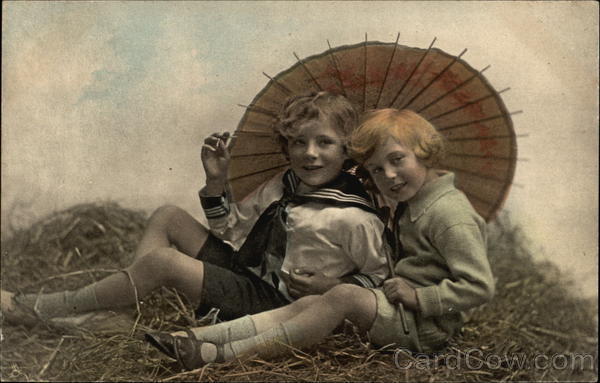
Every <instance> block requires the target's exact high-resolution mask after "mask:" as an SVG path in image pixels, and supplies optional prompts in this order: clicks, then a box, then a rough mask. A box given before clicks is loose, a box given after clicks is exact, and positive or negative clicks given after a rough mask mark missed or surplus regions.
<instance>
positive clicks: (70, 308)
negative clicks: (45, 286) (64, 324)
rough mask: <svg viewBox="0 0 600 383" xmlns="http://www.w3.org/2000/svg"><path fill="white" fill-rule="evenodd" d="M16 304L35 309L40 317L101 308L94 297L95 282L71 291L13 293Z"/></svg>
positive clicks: (71, 313)
mask: <svg viewBox="0 0 600 383" xmlns="http://www.w3.org/2000/svg"><path fill="white" fill-rule="evenodd" d="M14 300H15V302H16V304H22V305H24V306H26V307H28V308H30V309H32V310H35V312H37V313H38V314H39V315H40V316H41V317H42V318H45V319H49V318H54V317H65V316H71V315H75V314H80V313H84V312H87V311H93V310H99V309H101V307H100V305H99V304H98V300H97V299H96V291H95V284H91V285H88V286H85V287H82V288H80V289H77V290H73V291H60V292H56V293H48V294H35V293H32V294H22V295H15V298H14Z"/></svg>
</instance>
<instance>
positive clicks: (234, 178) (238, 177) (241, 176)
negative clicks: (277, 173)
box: [229, 162, 290, 181]
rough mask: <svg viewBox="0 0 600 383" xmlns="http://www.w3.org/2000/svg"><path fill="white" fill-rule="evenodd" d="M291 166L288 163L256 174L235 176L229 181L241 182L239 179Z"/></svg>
mask: <svg viewBox="0 0 600 383" xmlns="http://www.w3.org/2000/svg"><path fill="white" fill-rule="evenodd" d="M289 164H290V163H289V162H286V163H285V164H283V165H277V166H273V167H271V168H267V169H262V170H258V171H256V172H252V173H247V174H242V175H239V176H235V177H232V178H230V179H229V181H236V180H239V179H242V178H246V177H250V176H253V175H255V174H260V173H264V172H268V171H269V170H275V169H279V168H283V167H285V166H288V165H289Z"/></svg>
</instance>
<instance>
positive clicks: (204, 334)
mask: <svg viewBox="0 0 600 383" xmlns="http://www.w3.org/2000/svg"><path fill="white" fill-rule="evenodd" d="M319 299H320V296H318V295H311V296H307V297H303V298H300V299H298V300H297V301H294V302H292V303H290V304H289V305H286V306H283V307H280V308H277V309H273V310H269V311H265V312H262V313H259V314H254V315H246V316H243V317H241V318H238V319H234V320H232V321H228V322H223V323H219V324H216V325H212V326H203V327H196V328H193V329H191V331H192V332H193V333H194V335H195V336H196V338H197V339H199V340H201V341H205V342H211V343H216V344H221V343H228V342H233V341H236V340H240V339H246V338H250V337H253V336H255V335H256V334H260V333H262V332H264V331H266V330H269V329H271V328H273V327H276V326H277V325H279V323H282V322H285V321H286V320H289V319H291V318H293V317H294V316H296V315H298V314H299V313H300V312H302V311H303V310H305V309H307V308H308V307H309V306H310V305H311V304H313V303H314V302H316V301H318V300H319ZM171 335H173V336H183V337H186V336H187V334H186V332H185V331H177V332H174V333H171Z"/></svg>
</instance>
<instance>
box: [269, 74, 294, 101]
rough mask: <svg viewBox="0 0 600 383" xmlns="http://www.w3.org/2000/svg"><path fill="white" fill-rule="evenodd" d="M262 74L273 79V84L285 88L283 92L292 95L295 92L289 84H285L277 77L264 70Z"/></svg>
mask: <svg viewBox="0 0 600 383" xmlns="http://www.w3.org/2000/svg"><path fill="white" fill-rule="evenodd" d="M262 74H264V75H265V76H267V78H268V79H269V80H271V81H273V84H275V85H277V86H278V87H279V89H281V90H283V92H284V93H285V94H287V95H288V96H291V95H292V94H294V92H292V91H291V90H290V89H289V88H288V87H287V86H285V85H283V84H282V83H280V82H279V81H278V80H277V79H276V78H273V77H271V76H269V75H268V74H266V73H265V72H262Z"/></svg>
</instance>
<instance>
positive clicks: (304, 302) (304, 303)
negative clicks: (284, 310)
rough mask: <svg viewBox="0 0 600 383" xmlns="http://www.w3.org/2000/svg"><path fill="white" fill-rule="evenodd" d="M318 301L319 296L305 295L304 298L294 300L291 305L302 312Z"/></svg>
mask: <svg viewBox="0 0 600 383" xmlns="http://www.w3.org/2000/svg"><path fill="white" fill-rule="evenodd" d="M320 299H322V297H321V296H320V295H307V296H305V297H302V298H299V299H297V300H295V301H294V303H293V305H294V306H295V307H296V308H297V309H299V310H304V309H306V308H307V307H309V306H311V305H313V304H315V303H316V302H317V301H319V300H320Z"/></svg>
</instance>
